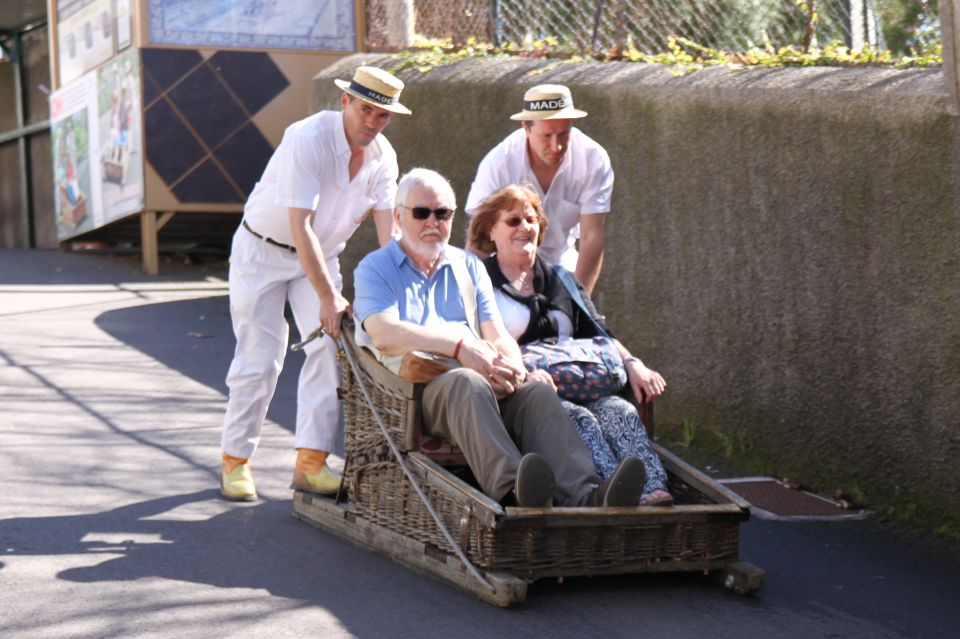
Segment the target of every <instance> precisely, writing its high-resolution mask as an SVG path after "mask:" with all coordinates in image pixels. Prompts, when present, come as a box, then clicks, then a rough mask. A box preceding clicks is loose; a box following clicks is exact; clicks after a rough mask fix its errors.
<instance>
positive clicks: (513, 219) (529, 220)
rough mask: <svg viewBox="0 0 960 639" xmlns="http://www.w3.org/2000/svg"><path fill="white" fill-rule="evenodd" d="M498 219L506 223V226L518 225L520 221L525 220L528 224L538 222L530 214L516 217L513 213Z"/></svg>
mask: <svg viewBox="0 0 960 639" xmlns="http://www.w3.org/2000/svg"><path fill="white" fill-rule="evenodd" d="M500 221H501V222H503V223H504V224H506V225H507V226H511V227H516V226H520V222H527V223H529V224H537V223H538V220H537V218H536V217H534V216H532V215H531V216H530V217H517V216H516V215H514V216H512V217H508V218H507V219H505V220H500Z"/></svg>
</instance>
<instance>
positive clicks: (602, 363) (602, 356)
mask: <svg viewBox="0 0 960 639" xmlns="http://www.w3.org/2000/svg"><path fill="white" fill-rule="evenodd" d="M520 350H521V351H522V353H523V364H524V366H526V367H527V370H528V371H534V370H537V369H538V368H539V369H542V370H545V371H547V372H548V373H550V376H551V377H552V378H553V383H554V384H556V386H557V394H558V395H559V396H560V397H562V398H563V399H568V400H570V401H571V402H578V403H585V402H592V401H594V400H597V399H600V398H601V397H606V396H607V395H616V394H617V393H619V392H620V391H621V390H622V389H623V387H624V386H625V385H626V383H627V369H626V368H625V367H624V365H623V360H622V359H621V357H620V352H619V351H618V350H617V347H616V345H615V344H614V343H613V340H612V339H610V338H609V337H594V338H585V339H574V338H571V337H561V338H559V339H557V341H556V342H552V341H542V340H538V341H536V342H530V343H529V344H524V345H523V346H521V347H520Z"/></svg>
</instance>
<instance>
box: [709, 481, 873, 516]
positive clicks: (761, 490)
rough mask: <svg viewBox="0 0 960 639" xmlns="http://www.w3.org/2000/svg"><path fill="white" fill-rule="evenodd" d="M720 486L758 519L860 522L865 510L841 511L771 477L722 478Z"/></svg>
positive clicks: (833, 503) (817, 497)
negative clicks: (734, 496) (744, 501)
mask: <svg viewBox="0 0 960 639" xmlns="http://www.w3.org/2000/svg"><path fill="white" fill-rule="evenodd" d="M720 483H722V484H723V485H724V486H726V487H727V488H729V489H730V490H732V491H733V492H735V493H737V494H738V495H740V496H741V497H743V498H744V499H746V500H747V501H749V502H750V506H751V508H750V512H751V513H753V514H754V515H756V516H757V517H759V518H760V519H787V520H806V519H863V518H864V517H865V516H866V513H865V512H864V511H850V510H844V509H843V508H841V507H840V506H839V505H837V503H835V502H833V501H831V500H829V499H826V498H824V497H820V496H818V495H814V494H812V493H808V492H806V491H803V490H796V489H794V488H790V487H789V486H786V485H784V484H783V482H780V481H777V480H776V479H773V478H770V477H743V478H738V479H721V480H720Z"/></svg>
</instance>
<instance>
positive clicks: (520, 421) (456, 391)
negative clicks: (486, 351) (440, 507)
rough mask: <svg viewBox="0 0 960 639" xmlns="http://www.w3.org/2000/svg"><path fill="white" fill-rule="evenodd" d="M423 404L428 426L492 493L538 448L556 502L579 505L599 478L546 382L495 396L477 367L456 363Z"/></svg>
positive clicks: (499, 493) (509, 482) (508, 485)
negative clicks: (457, 450)
mask: <svg viewBox="0 0 960 639" xmlns="http://www.w3.org/2000/svg"><path fill="white" fill-rule="evenodd" d="M422 406H423V417H424V423H425V424H426V429H427V430H428V432H429V433H430V434H431V435H437V436H441V437H445V438H446V439H448V440H450V441H451V442H453V443H454V444H456V445H457V446H458V447H459V448H460V449H461V450H462V451H463V454H464V456H465V457H466V458H467V463H469V464H470V470H471V471H473V475H474V476H475V477H476V478H477V481H478V482H479V483H480V488H481V490H483V492H484V493H485V494H486V495H487V496H489V497H491V498H492V499H495V500H497V501H499V500H501V499H503V497H504V496H505V495H506V494H507V493H508V492H509V491H510V490H512V489H513V487H514V483H515V481H516V478H517V467H518V465H519V464H520V458H521V457H522V456H523V455H524V454H525V453H539V454H540V455H542V456H543V458H544V459H545V460H546V461H547V463H548V464H549V465H550V468H551V469H553V473H554V475H555V476H556V480H557V490H556V493H555V494H554V499H555V501H556V503H557V504H558V505H561V506H579V505H585V504H586V502H587V500H588V498H589V496H590V494H591V493H592V492H593V491H594V490H595V489H596V487H597V485H598V484H599V483H600V479H599V478H598V477H597V474H596V472H594V469H593V458H592V457H591V455H590V451H589V450H588V449H587V447H586V445H585V444H584V443H583V440H582V439H581V438H580V435H579V434H578V433H577V429H576V427H575V426H574V425H573V423H572V422H571V421H570V419H569V418H568V417H567V412H566V411H565V410H564V408H563V404H561V403H560V399H559V398H558V397H557V394H556V392H554V391H553V390H552V389H551V388H550V387H549V386H547V385H546V384H540V383H535V382H527V383H525V384H522V385H521V386H520V388H518V389H517V391H516V392H515V393H514V394H513V395H511V396H509V397H505V398H503V399H501V400H500V401H499V402H498V401H497V399H496V397H495V396H494V394H493V389H491V388H490V384H488V383H487V381H486V380H485V379H484V378H483V377H482V376H481V375H480V374H479V373H477V372H476V371H473V370H471V369H468V368H457V369H454V370H452V371H449V372H447V373H444V374H443V375H441V376H440V377H438V378H437V379H435V380H433V381H432V382H430V383H429V384H427V386H426V388H424V391H423V402H422Z"/></svg>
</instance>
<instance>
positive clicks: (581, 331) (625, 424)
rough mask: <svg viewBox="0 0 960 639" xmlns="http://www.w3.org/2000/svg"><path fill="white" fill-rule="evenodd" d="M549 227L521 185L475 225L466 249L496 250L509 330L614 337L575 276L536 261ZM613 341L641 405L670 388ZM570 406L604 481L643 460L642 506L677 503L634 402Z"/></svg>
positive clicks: (496, 282)
mask: <svg viewBox="0 0 960 639" xmlns="http://www.w3.org/2000/svg"><path fill="white" fill-rule="evenodd" d="M546 228H547V219H546V217H545V216H544V214H543V210H542V208H541V205H540V198H539V197H538V196H537V194H536V193H535V192H534V191H533V190H531V189H530V188H528V187H525V186H519V185H511V186H507V187H505V188H503V189H501V190H499V191H497V192H495V193H493V194H492V195H491V196H490V197H488V198H487V199H486V200H484V201H483V203H482V204H481V205H480V207H479V208H478V209H477V210H476V212H475V213H474V215H473V218H472V220H471V222H470V228H469V230H468V244H467V245H468V246H476V247H478V248H479V249H480V250H482V251H484V252H485V253H493V255H491V256H490V257H488V258H487V259H486V260H484V265H485V266H486V267H487V271H488V273H489V274H490V279H491V280H492V282H493V287H494V292H495V295H496V299H497V306H498V307H499V309H500V314H501V315H502V316H503V322H504V325H505V326H506V329H507V331H508V332H509V333H510V334H511V335H512V336H513V337H514V338H515V339H516V340H517V342H519V343H520V344H521V345H523V344H526V343H529V342H532V341H535V340H543V339H549V338H556V337H562V336H569V337H574V338H589V337H594V336H596V335H597V334H598V331H597V327H599V328H601V329H602V330H604V331H606V333H607V334H608V335H610V331H609V329H607V327H606V325H605V323H604V319H603V317H602V316H601V315H600V314H599V313H598V312H597V310H596V307H594V305H593V302H592V301H591V300H590V297H589V296H588V295H587V293H586V291H585V290H584V289H583V287H582V286H581V285H580V284H579V282H576V280H575V278H573V276H572V274H570V273H569V272H564V271H562V267H560V266H552V265H549V264H547V263H546V262H544V261H543V260H542V259H541V258H539V257H538V256H537V247H538V246H539V245H540V244H541V242H542V241H543V235H544V231H545V230H546ZM564 279H566V280H567V281H568V282H574V283H575V284H576V286H577V292H579V298H580V302H582V303H580V302H578V301H577V300H576V297H577V296H576V295H571V291H570V290H569V289H568V288H567V286H565V285H564V282H563V280H564ZM611 337H612V335H611ZM614 342H615V344H616V346H617V349H618V350H619V351H620V356H621V357H622V359H623V362H624V365H625V368H626V370H627V375H628V377H629V384H630V387H631V390H632V392H633V393H634V396H635V398H636V399H637V401H638V402H642V401H651V400H653V399H655V398H657V397H659V396H660V395H661V394H662V393H663V391H664V389H665V388H666V382H665V381H664V380H663V377H661V375H660V373H658V372H656V371H654V370H651V369H649V368H647V367H646V366H644V364H643V362H641V361H640V359H639V358H637V357H635V356H633V355H631V354H630V352H629V351H628V350H627V349H626V348H625V347H624V346H623V345H622V344H621V343H620V342H619V341H616V340H614ZM529 377H530V378H531V379H536V380H538V381H541V382H543V383H545V384H548V385H550V386H554V383H553V379H552V378H551V377H550V374H549V373H547V372H546V371H542V370H538V371H533V372H531V373H530V375H529ZM563 403H564V405H565V407H566V408H567V411H568V412H569V414H570V417H571V419H572V420H573V422H574V423H575V424H576V425H577V430H578V431H579V432H580V436H581V437H582V438H583V440H584V441H585V442H586V444H587V446H588V448H590V452H591V453H592V454H593V459H594V464H595V466H596V470H597V474H599V475H600V478H601V479H606V478H607V477H609V476H610V475H611V474H613V472H614V471H615V470H616V468H617V466H618V464H619V463H620V461H621V460H623V459H626V458H627V457H638V458H639V459H640V460H641V461H642V462H643V465H644V469H645V471H646V481H645V484H644V490H643V496H642V497H641V499H640V505H670V504H672V503H673V497H672V496H671V495H670V493H669V492H668V491H667V483H666V481H667V476H666V472H665V471H664V469H663V464H661V462H660V460H659V458H658V457H657V455H656V453H655V452H654V450H653V447H652V445H651V443H650V439H649V437H648V436H647V433H646V429H645V428H644V426H643V424H642V423H641V421H640V415H639V414H638V412H637V409H636V408H635V407H634V405H633V404H631V403H630V402H629V401H627V400H626V399H624V398H623V397H620V396H617V395H611V396H607V397H601V398H600V399H598V400H596V401H593V402H589V403H587V404H584V405H579V404H574V403H572V402H569V401H566V400H563Z"/></svg>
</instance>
